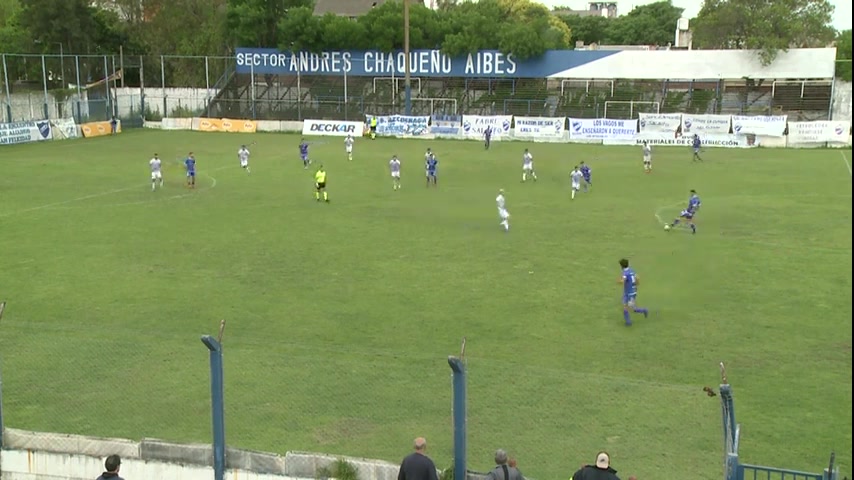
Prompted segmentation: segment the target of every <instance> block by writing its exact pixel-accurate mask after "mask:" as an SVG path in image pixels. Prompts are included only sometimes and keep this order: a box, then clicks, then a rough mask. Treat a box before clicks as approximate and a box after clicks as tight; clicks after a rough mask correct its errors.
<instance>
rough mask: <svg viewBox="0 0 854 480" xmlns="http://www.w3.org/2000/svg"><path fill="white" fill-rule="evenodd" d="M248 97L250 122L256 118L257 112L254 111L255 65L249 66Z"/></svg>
mask: <svg viewBox="0 0 854 480" xmlns="http://www.w3.org/2000/svg"><path fill="white" fill-rule="evenodd" d="M249 78H250V82H251V83H250V84H249V95H250V96H251V97H252V120H255V119H256V118H258V112H257V111H256V110H255V63H254V62H252V63H250V64H249Z"/></svg>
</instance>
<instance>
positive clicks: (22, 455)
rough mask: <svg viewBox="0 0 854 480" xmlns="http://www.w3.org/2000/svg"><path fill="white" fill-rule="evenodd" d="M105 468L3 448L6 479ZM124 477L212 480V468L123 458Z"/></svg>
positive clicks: (268, 479) (0, 463)
mask: <svg viewBox="0 0 854 480" xmlns="http://www.w3.org/2000/svg"><path fill="white" fill-rule="evenodd" d="M103 471H104V459H102V458H98V457H90V456H87V455H79V454H76V455H72V454H67V453H47V452H34V451H30V450H2V451H0V478H2V479H3V480H92V479H94V478H97V477H98V475H100V474H101V473H103ZM121 476H122V477H124V478H126V479H127V480H211V479H212V478H213V476H214V471H213V468H210V467H199V466H188V465H177V464H170V463H162V462H153V461H146V460H138V459H132V458H125V459H122V467H121ZM225 478H226V480H295V479H293V478H292V477H285V476H279V475H262V474H257V473H251V472H245V471H238V470H229V471H227V472H226V474H225Z"/></svg>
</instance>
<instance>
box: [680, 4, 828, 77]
mask: <svg viewBox="0 0 854 480" xmlns="http://www.w3.org/2000/svg"><path fill="white" fill-rule="evenodd" d="M833 10H834V7H833V5H831V4H830V2H828V0H775V1H773V2H769V1H767V0H704V2H703V7H702V9H700V13H699V14H698V15H697V18H695V19H694V20H693V25H694V28H693V30H694V36H693V41H694V45H695V46H696V47H699V48H712V49H714V48H718V49H730V48H737V49H740V48H744V49H756V50H759V51H760V59H761V61H762V63H763V65H769V64H770V63H771V62H773V61H774V59H775V58H776V57H777V54H778V52H780V51H787V50H788V49H789V48H798V47H823V46H826V45H827V44H828V43H830V42H831V41H832V40H833V38H834V33H835V32H834V30H833V28H831V27H830V25H829V24H830V20H831V15H832V14H833Z"/></svg>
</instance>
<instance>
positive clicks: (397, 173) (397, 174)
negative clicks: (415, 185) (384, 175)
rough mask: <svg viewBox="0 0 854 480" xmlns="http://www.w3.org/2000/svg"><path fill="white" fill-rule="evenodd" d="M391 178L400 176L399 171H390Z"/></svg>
mask: <svg viewBox="0 0 854 480" xmlns="http://www.w3.org/2000/svg"><path fill="white" fill-rule="evenodd" d="M391 178H400V172H391Z"/></svg>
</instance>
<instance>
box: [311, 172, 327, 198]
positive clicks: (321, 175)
mask: <svg viewBox="0 0 854 480" xmlns="http://www.w3.org/2000/svg"><path fill="white" fill-rule="evenodd" d="M314 189H315V190H314V198H315V199H316V200H317V201H318V202H319V201H320V194H321V193H323V201H324V202H329V194H328V193H326V170H324V169H323V165H321V166H320V168H318V169H317V172H315V173H314Z"/></svg>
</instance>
